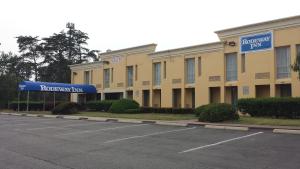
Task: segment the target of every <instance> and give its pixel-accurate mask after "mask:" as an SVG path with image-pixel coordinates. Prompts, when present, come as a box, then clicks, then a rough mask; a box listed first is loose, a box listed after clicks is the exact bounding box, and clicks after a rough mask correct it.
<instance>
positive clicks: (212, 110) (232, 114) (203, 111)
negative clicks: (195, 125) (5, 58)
mask: <svg viewBox="0 0 300 169" xmlns="http://www.w3.org/2000/svg"><path fill="white" fill-rule="evenodd" d="M195 112H196V115H197V117H198V118H199V121H208V122H221V121H226V120H237V119H238V118H239V115H238V114H237V113H236V111H235V109H234V107H233V106H232V105H230V104H226V103H214V104H208V105H203V106H200V107H197V108H196V109H195Z"/></svg>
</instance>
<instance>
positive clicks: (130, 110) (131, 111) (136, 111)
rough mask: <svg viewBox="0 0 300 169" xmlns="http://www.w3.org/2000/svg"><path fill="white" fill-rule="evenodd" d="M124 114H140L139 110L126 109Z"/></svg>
mask: <svg viewBox="0 0 300 169" xmlns="http://www.w3.org/2000/svg"><path fill="white" fill-rule="evenodd" d="M124 112H125V113H132V114H136V113H141V112H140V109H127V110H125V111H124Z"/></svg>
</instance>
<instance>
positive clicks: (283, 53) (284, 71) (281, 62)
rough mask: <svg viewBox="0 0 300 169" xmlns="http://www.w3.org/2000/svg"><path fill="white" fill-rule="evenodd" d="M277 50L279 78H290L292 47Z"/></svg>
mask: <svg viewBox="0 0 300 169" xmlns="http://www.w3.org/2000/svg"><path fill="white" fill-rule="evenodd" d="M275 50H276V51H275V52H276V72H277V78H278V79H282V78H288V77H290V66H291V56H290V47H278V48H276V49H275Z"/></svg>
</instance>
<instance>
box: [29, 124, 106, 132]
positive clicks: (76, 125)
mask: <svg viewBox="0 0 300 169" xmlns="http://www.w3.org/2000/svg"><path fill="white" fill-rule="evenodd" d="M100 123H102V122H95V123H90V122H88V124H71V125H66V126H47V127H36V128H29V129H25V130H28V131H32V130H44V129H64V128H68V127H79V126H91V125H96V124H100ZM107 123H108V122H107Z"/></svg>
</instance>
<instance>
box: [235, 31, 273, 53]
mask: <svg viewBox="0 0 300 169" xmlns="http://www.w3.org/2000/svg"><path fill="white" fill-rule="evenodd" d="M270 49H273V32H264V33H259V34H254V35H246V36H241V37H240V52H241V53H248V52H257V51H264V50H270Z"/></svg>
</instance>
